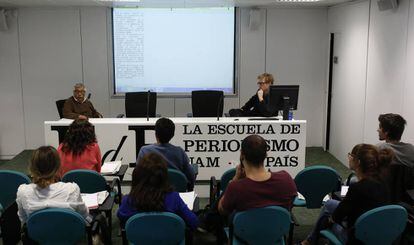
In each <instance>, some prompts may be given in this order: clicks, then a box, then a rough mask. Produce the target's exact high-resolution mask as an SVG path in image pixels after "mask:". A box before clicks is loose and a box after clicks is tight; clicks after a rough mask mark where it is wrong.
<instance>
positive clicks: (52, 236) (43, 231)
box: [27, 208, 91, 244]
mask: <svg viewBox="0 0 414 245" xmlns="http://www.w3.org/2000/svg"><path fill="white" fill-rule="evenodd" d="M85 226H86V225H85V219H84V218H83V217H82V216H81V215H80V214H78V213H76V212H74V211H72V210H68V209H63V208H49V209H43V210H40V211H37V212H35V213H33V214H32V215H30V217H29V219H28V220H27V233H28V235H29V237H30V238H31V239H32V240H34V241H36V242H38V243H39V244H75V243H76V242H78V241H80V240H82V239H83V238H84V237H85V234H86V227H85ZM90 241H91V238H90V237H89V242H90Z"/></svg>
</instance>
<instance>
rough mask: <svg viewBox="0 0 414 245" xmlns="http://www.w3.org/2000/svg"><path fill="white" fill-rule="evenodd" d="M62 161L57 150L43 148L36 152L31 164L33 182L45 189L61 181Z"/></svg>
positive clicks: (49, 147)
mask: <svg viewBox="0 0 414 245" xmlns="http://www.w3.org/2000/svg"><path fill="white" fill-rule="evenodd" d="M59 168H60V159H59V155H58V153H57V151H56V150H55V148H53V147H51V146H42V147H40V148H38V149H37V150H35V151H34V152H33V155H32V159H31V161H30V164H29V171H30V175H31V176H32V181H33V183H34V184H36V185H37V186H38V187H39V188H40V189H44V188H46V187H48V186H49V185H51V184H53V183H56V182H57V181H58V180H59V177H58V174H57V173H58V170H59Z"/></svg>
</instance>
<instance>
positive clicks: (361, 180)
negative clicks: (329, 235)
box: [301, 144, 394, 245]
mask: <svg viewBox="0 0 414 245" xmlns="http://www.w3.org/2000/svg"><path fill="white" fill-rule="evenodd" d="M393 156H394V154H393V152H392V151H391V150H390V149H382V150H379V149H378V148H377V147H375V146H373V145H369V144H359V145H356V146H355V147H354V148H353V149H352V151H351V152H350V153H348V161H349V167H350V168H351V169H352V170H354V171H355V174H356V176H357V177H358V182H356V183H354V184H352V185H351V186H350V187H349V189H348V193H347V194H346V196H345V197H344V199H343V200H342V201H341V202H339V201H337V200H329V201H328V202H326V204H325V206H324V207H323V208H322V211H321V214H320V216H319V219H318V221H317V223H316V225H315V227H314V230H313V231H312V233H311V234H310V235H309V236H308V238H307V239H306V240H304V241H302V243H301V244H302V245H308V244H317V242H318V238H319V232H320V231H321V230H323V229H327V228H329V227H331V230H332V231H333V232H334V233H335V235H336V236H337V237H338V238H339V240H341V241H342V242H343V243H344V244H361V242H360V241H358V240H357V239H356V238H355V235H354V229H353V227H354V224H355V221H356V220H357V219H358V217H359V216H360V215H361V214H363V213H365V212H367V211H369V210H371V209H374V208H377V207H380V206H384V205H387V204H389V203H390V190H389V188H388V185H387V184H386V182H385V181H384V177H385V176H384V173H385V172H386V169H387V168H388V167H389V165H390V163H391V161H392V159H393Z"/></svg>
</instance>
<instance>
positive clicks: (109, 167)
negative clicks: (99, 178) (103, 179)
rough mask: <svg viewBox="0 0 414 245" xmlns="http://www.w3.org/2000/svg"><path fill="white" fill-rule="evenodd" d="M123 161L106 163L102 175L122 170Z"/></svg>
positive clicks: (102, 168)
mask: <svg viewBox="0 0 414 245" xmlns="http://www.w3.org/2000/svg"><path fill="white" fill-rule="evenodd" d="M121 165H122V162H121V161H113V162H105V163H104V164H103V165H102V167H101V174H114V173H117V172H118V171H119V168H121Z"/></svg>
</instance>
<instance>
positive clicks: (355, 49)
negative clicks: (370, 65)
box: [328, 1, 369, 163]
mask: <svg viewBox="0 0 414 245" xmlns="http://www.w3.org/2000/svg"><path fill="white" fill-rule="evenodd" d="M368 22H369V2H368V1H362V2H357V3H352V4H349V5H346V6H341V7H333V8H331V9H330V10H329V12H328V23H329V32H331V33H334V35H335V38H334V55H335V56H336V57H338V63H337V64H334V65H333V77H332V81H333V83H332V100H331V101H332V102H331V124H330V125H331V128H330V144H329V151H330V152H331V153H332V154H333V155H335V156H336V157H337V158H338V159H339V160H340V161H341V162H343V163H346V162H347V160H346V159H347V153H348V152H349V151H350V149H352V147H353V145H355V144H357V143H361V142H362V141H363V135H364V130H363V128H364V127H363V126H364V113H365V110H364V109H365V108H364V103H365V94H366V92H365V86H366V82H365V81H366V67H367V62H366V61H367V44H368Z"/></svg>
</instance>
